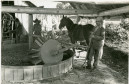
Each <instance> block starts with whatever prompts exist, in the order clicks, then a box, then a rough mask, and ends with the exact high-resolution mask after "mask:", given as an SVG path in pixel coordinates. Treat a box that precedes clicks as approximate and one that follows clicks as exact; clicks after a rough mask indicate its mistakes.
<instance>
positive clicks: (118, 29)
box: [105, 24, 128, 43]
mask: <svg viewBox="0 0 129 84" xmlns="http://www.w3.org/2000/svg"><path fill="white" fill-rule="evenodd" d="M105 32H106V41H110V42H112V43H120V42H124V41H126V40H127V39H128V33H127V30H126V29H124V28H123V27H122V26H120V25H116V24H107V25H106V28H105Z"/></svg>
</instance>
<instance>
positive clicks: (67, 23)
mask: <svg viewBox="0 0 129 84" xmlns="http://www.w3.org/2000/svg"><path fill="white" fill-rule="evenodd" d="M72 24H73V22H72V20H71V19H69V18H67V17H64V15H63V18H62V19H61V20H60V25H59V29H62V28H63V27H65V26H66V27H67V29H68V30H69V28H70V26H71V25H72Z"/></svg>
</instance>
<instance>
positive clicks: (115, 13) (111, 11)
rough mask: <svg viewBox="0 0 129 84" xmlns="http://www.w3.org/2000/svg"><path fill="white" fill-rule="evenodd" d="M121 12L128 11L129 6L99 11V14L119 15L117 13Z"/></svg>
mask: <svg viewBox="0 0 129 84" xmlns="http://www.w3.org/2000/svg"><path fill="white" fill-rule="evenodd" d="M122 13H129V6H125V7H121V8H116V9H112V10H108V11H104V12H100V13H99V16H112V15H119V14H122Z"/></svg>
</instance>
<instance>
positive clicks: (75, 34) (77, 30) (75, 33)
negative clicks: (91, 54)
mask: <svg viewBox="0 0 129 84" xmlns="http://www.w3.org/2000/svg"><path fill="white" fill-rule="evenodd" d="M65 26H66V28H67V30H68V36H69V37H70V40H71V43H73V44H75V43H76V42H77V41H83V40H85V43H86V44H87V45H88V46H89V43H90V36H91V35H92V34H93V32H94V29H95V28H94V26H93V25H92V24H86V25H78V24H74V23H73V21H72V20H71V19H70V18H68V17H67V16H66V17H64V16H63V18H62V19H61V20H60V24H59V29H62V28H63V27H65Z"/></svg>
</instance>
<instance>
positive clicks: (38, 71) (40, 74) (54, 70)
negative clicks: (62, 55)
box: [1, 57, 73, 82]
mask: <svg viewBox="0 0 129 84" xmlns="http://www.w3.org/2000/svg"><path fill="white" fill-rule="evenodd" d="M72 63H73V57H71V58H69V59H67V60H64V61H61V62H60V63H58V64H54V65H35V66H5V65H2V67H1V78H2V82H26V81H37V80H43V79H49V78H54V77H58V76H60V75H62V74H64V73H67V72H69V71H70V70H71V69H72Z"/></svg>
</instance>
